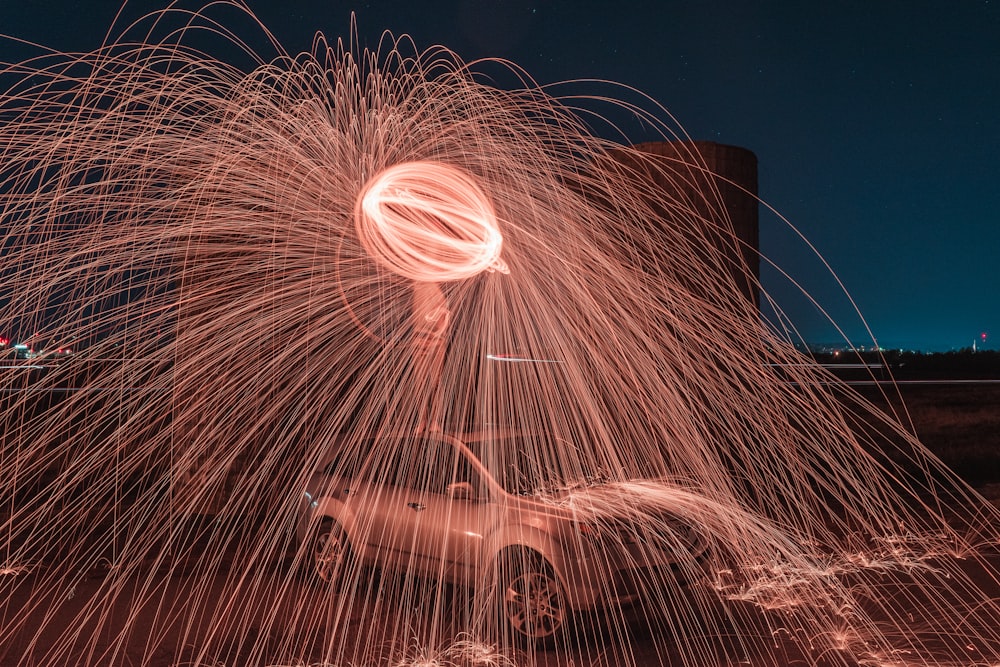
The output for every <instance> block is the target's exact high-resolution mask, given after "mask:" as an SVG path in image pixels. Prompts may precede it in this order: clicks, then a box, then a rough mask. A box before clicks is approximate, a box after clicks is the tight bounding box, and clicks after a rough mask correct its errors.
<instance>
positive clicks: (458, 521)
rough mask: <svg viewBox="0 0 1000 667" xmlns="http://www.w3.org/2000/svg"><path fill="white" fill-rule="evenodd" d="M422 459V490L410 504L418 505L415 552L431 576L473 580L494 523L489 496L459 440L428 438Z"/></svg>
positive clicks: (414, 526) (461, 580)
mask: <svg viewBox="0 0 1000 667" xmlns="http://www.w3.org/2000/svg"><path fill="white" fill-rule="evenodd" d="M423 455H424V457H425V458H424V461H423V463H424V466H425V470H424V474H423V476H422V480H421V481H422V486H421V488H420V489H415V490H414V491H416V493H415V494H414V496H413V498H412V499H411V500H410V501H408V502H411V503H414V504H415V505H416V506H417V507H419V510H417V511H415V514H416V515H417V517H416V521H414V522H413V523H412V524H411V527H412V529H413V530H414V533H413V536H412V539H413V547H414V551H415V554H416V556H417V557H418V558H419V559H420V561H421V562H422V565H421V566H420V567H421V569H422V570H424V571H425V572H427V573H428V574H430V575H433V576H435V577H438V578H443V579H449V580H455V581H460V582H464V581H465V580H467V579H468V578H469V577H470V576H473V572H474V569H475V565H476V564H477V562H478V558H479V557H480V554H481V552H482V549H483V541H484V535H485V533H486V526H487V524H488V522H489V520H490V512H489V507H490V505H489V503H488V502H487V501H488V498H487V497H486V493H485V490H484V488H483V485H482V480H480V478H479V475H478V473H477V472H476V470H475V469H474V467H473V466H472V465H471V464H470V462H469V460H468V458H467V456H466V454H465V452H464V451H462V450H460V449H459V448H458V447H457V446H456V443H455V441H453V440H450V439H447V438H442V439H438V440H435V439H428V440H427V441H425V443H424V448H423ZM411 509H413V508H412V507H411ZM468 583H473V582H471V581H469V582H468Z"/></svg>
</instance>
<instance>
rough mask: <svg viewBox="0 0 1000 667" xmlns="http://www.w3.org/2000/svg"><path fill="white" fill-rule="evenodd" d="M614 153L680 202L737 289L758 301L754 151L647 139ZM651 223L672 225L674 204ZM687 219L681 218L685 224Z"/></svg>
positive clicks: (660, 208) (669, 198)
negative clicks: (721, 262) (718, 257)
mask: <svg viewBox="0 0 1000 667" xmlns="http://www.w3.org/2000/svg"><path fill="white" fill-rule="evenodd" d="M614 158H615V159H616V160H618V161H619V162H621V163H622V164H623V165H625V166H627V167H629V168H630V169H631V170H634V172H635V173H636V174H637V175H638V177H640V178H647V179H648V180H649V181H650V182H651V183H652V184H654V185H655V186H656V187H655V190H658V191H660V192H662V193H663V201H671V202H683V204H684V208H685V209H687V210H688V211H689V212H690V213H691V214H693V216H689V217H693V218H695V219H696V220H700V221H701V222H702V223H703V224H702V225H701V227H702V229H699V233H702V232H704V234H705V237H706V238H708V239H709V240H710V241H711V242H712V244H713V246H714V247H713V248H712V251H713V252H719V253H721V254H722V255H723V256H724V258H725V259H724V264H725V265H726V266H727V267H728V269H729V272H730V273H731V275H732V278H733V280H734V282H735V283H736V285H737V287H738V289H740V290H741V291H743V292H744V293H745V294H746V296H747V298H749V299H750V300H751V301H752V302H753V303H754V304H755V305H757V306H758V307H759V306H760V289H759V283H760V280H759V279H760V252H759V251H760V241H759V231H758V230H759V223H758V203H759V201H758V199H757V156H755V155H754V154H753V153H752V152H751V151H749V150H747V149H745V148H740V147H738V146H727V145H724V144H717V143H714V142H710V141H676V142H667V141H663V142H650V143H642V144H636V145H635V146H632V147H631V148H628V149H622V150H619V151H615V152H614ZM653 208H654V210H656V211H658V215H659V216H660V219H659V220H656V221H655V222H654V223H653V224H657V225H660V226H661V227H662V226H664V225H675V226H676V225H677V224H678V222H677V220H676V215H677V213H676V211H677V208H676V207H668V206H662V205H659V202H654V206H653ZM690 223H691V220H690V219H688V220H685V224H690Z"/></svg>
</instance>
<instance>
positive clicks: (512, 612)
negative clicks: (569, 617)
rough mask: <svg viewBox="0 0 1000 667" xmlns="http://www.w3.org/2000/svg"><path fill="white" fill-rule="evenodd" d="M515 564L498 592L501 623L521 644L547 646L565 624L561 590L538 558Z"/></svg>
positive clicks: (547, 567) (511, 565) (553, 574)
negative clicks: (501, 616) (504, 624)
mask: <svg viewBox="0 0 1000 667" xmlns="http://www.w3.org/2000/svg"><path fill="white" fill-rule="evenodd" d="M515 560H517V559H512V562H510V563H509V566H510V571H509V572H508V573H507V576H506V577H505V578H504V583H503V585H502V586H501V589H500V595H501V610H500V611H501V614H502V615H503V621H504V622H505V623H506V625H507V627H508V628H509V630H510V632H511V633H512V634H513V635H514V637H515V638H517V639H519V640H521V641H522V642H523V643H528V644H549V643H551V642H552V641H554V639H555V636H556V634H557V633H558V632H559V630H560V629H561V628H562V625H563V623H564V621H565V620H566V610H565V609H564V607H563V595H562V587H561V586H560V584H559V580H558V579H557V578H556V576H555V573H553V571H552V568H551V567H550V566H549V565H548V564H547V563H545V562H544V561H543V560H541V559H540V558H537V557H536V558H527V559H525V560H523V561H522V562H513V561H515Z"/></svg>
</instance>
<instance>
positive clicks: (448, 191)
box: [354, 161, 507, 282]
mask: <svg viewBox="0 0 1000 667" xmlns="http://www.w3.org/2000/svg"><path fill="white" fill-rule="evenodd" d="M354 221H355V225H356V226H357V231H358V237H359V239H360V241H361V244H362V245H363V246H364V248H365V250H367V251H368V254H369V255H371V257H372V258H373V259H374V260H375V261H376V262H378V263H379V264H381V265H382V266H383V267H385V268H386V269H389V270H390V271H393V272H395V273H397V274H399V275H401V276H403V277H405V278H410V279H412V280H417V281H421V282H445V281H451V280H461V279H463V278H470V277H472V276H474V275H476V274H478V273H481V272H483V271H502V272H504V273H506V272H507V267H506V265H505V264H504V262H503V260H501V259H500V249H501V247H502V245H503V236H502V235H501V234H500V229H499V226H498V225H497V218H496V213H495V212H494V210H493V205H492V204H491V202H490V200H489V198H488V197H487V196H486V194H485V193H484V192H483V190H482V189H481V188H480V187H479V185H478V184H477V183H476V181H475V179H473V177H472V176H471V175H470V174H468V173H466V172H465V171H462V170H461V169H458V168H456V167H453V166H451V165H448V164H444V163H441V162H430V161H421V162H404V163H400V164H397V165H393V166H392V167H389V168H387V169H385V170H383V171H381V172H380V173H378V174H376V175H375V176H374V177H372V178H371V179H370V180H369V181H368V183H366V184H365V187H364V188H363V189H362V191H361V194H360V195H359V196H358V200H357V204H356V205H355V210H354Z"/></svg>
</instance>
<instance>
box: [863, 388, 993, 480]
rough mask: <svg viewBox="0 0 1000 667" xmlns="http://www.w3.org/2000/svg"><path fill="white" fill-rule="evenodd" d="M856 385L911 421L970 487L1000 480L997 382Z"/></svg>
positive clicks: (880, 405) (890, 409) (928, 443)
mask: <svg viewBox="0 0 1000 667" xmlns="http://www.w3.org/2000/svg"><path fill="white" fill-rule="evenodd" d="M856 389H857V390H858V392H859V393H861V394H862V395H863V396H864V397H865V398H867V399H868V400H870V401H872V402H873V403H874V404H875V405H877V406H879V407H880V408H881V409H882V410H884V411H886V412H888V413H890V414H895V415H897V416H898V418H899V419H900V421H902V422H903V423H904V424H907V423H909V424H911V425H912V427H913V428H912V430H913V432H914V433H916V435H917V436H918V437H919V438H920V440H921V442H923V443H924V445H926V446H927V447H928V448H929V449H930V450H931V451H932V452H934V454H935V455H937V456H938V458H940V459H941V460H942V461H944V462H945V463H946V464H947V465H948V466H949V467H950V468H951V469H952V470H954V471H955V472H956V473H958V474H959V475H960V476H962V478H964V479H965V480H966V481H968V482H969V483H970V484H972V485H973V486H982V485H985V484H989V483H997V482H1000V382H993V383H990V382H968V383H944V382H940V383H931V382H929V383H926V384H923V383H922V384H908V383H903V384H899V385H897V386H896V387H891V386H890V387H885V386H881V387H874V386H863V387H857V388H856ZM883 392H884V394H883Z"/></svg>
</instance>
